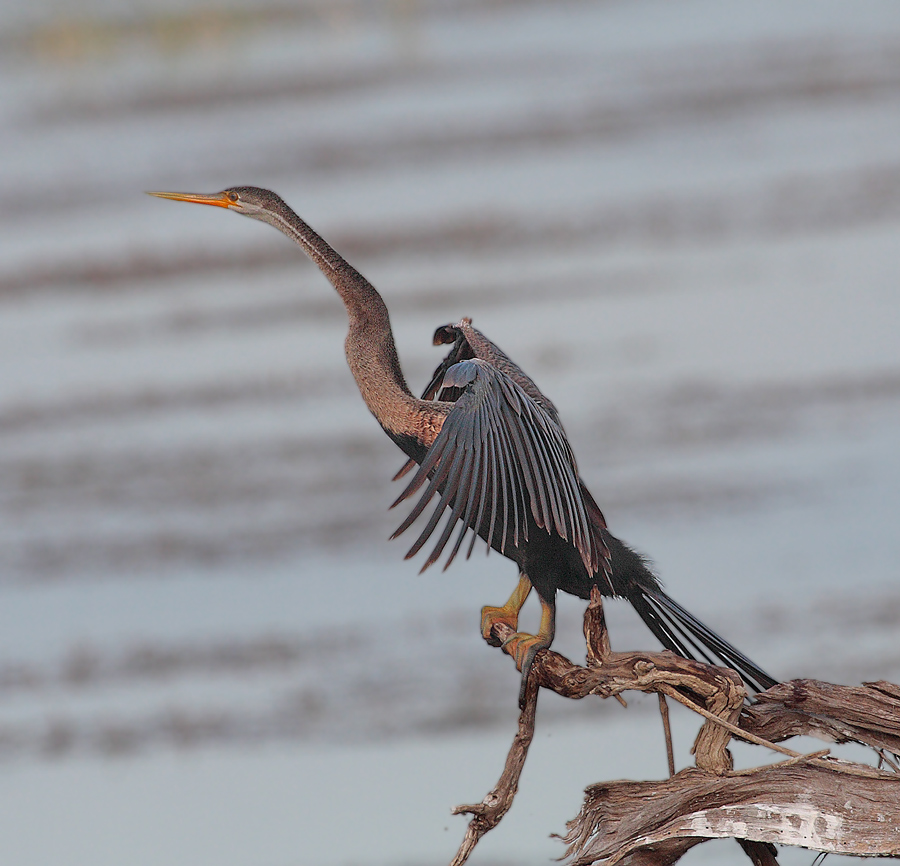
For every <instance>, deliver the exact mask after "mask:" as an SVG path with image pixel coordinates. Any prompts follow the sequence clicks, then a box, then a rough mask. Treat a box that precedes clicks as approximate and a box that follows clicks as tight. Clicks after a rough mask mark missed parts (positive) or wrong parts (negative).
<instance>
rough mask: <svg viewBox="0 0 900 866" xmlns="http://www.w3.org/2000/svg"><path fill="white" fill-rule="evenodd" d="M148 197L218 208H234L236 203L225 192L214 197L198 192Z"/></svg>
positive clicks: (215, 193)
mask: <svg viewBox="0 0 900 866" xmlns="http://www.w3.org/2000/svg"><path fill="white" fill-rule="evenodd" d="M147 195H155V196H156V197H157V198H171V199H174V200H175V201H189V202H193V203H194V204H212V205H215V206H216V207H233V206H234V202H233V201H232V200H231V199H230V198H229V197H228V196H227V195H226V194H225V193H224V192H214V193H213V194H212V195H203V193H198V192H148V193H147Z"/></svg>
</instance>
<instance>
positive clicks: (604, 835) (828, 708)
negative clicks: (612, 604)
mask: <svg viewBox="0 0 900 866" xmlns="http://www.w3.org/2000/svg"><path fill="white" fill-rule="evenodd" d="M584 630H585V641H586V644H587V664H586V665H585V666H581V665H575V664H573V663H572V662H571V661H569V660H568V659H567V658H565V657H564V656H562V655H560V654H559V653H556V652H552V651H549V650H548V651H544V652H541V653H539V654H538V656H537V657H536V659H535V661H534V665H533V667H532V672H531V676H530V678H529V683H528V689H527V696H526V706H525V709H524V710H523V711H522V714H521V716H520V718H519V728H518V732H517V734H516V737H515V740H514V742H513V746H512V748H511V750H510V753H509V756H508V757H507V761H506V766H505V767H504V771H503V774H502V775H501V777H500V779H499V780H498V782H497V785H496V786H495V788H494V789H493V790H492V791H491V792H490V793H489V794H488V795H487V796H486V797H485V799H484V800H483V801H482V803H480V804H477V805H474V806H460V807H457V808H456V809H455V810H454V812H455V813H456V814H463V813H467V814H471V815H473V818H472V820H471V822H470V824H469V828H468V830H467V833H466V838H465V840H464V842H463V844H462V846H461V847H460V849H459V852H458V853H457V855H456V857H455V858H454V860H453V861H452V866H462V864H463V863H465V862H466V859H467V858H468V856H469V854H470V853H471V851H472V850H473V848H474V847H475V845H476V844H477V843H478V840H479V839H480V838H481V837H482V836H483V835H484V834H485V833H487V832H488V831H489V830H491V829H493V827H495V826H496V825H497V824H498V823H499V822H500V820H501V819H502V817H503V815H505V814H506V812H507V811H508V810H509V808H510V806H511V805H512V801H513V798H514V796H515V793H516V791H517V789H518V782H519V776H520V774H521V771H522V768H523V766H524V763H525V758H526V756H527V751H528V746H529V744H530V742H531V739H532V737H533V735H534V718H535V707H536V704H537V695H538V691H539V688H548V689H552V690H553V691H555V692H557V693H558V694H560V695H562V696H564V697H569V698H576V699H579V698H583V697H586V696H588V695H598V696H600V697H613V696H619V695H621V693H622V692H624V691H627V690H637V691H644V692H656V693H657V694H658V695H660V696H663V695H665V696H668V697H672V698H674V699H675V700H677V701H679V702H681V703H683V704H685V705H686V706H688V707H690V708H691V709H693V710H694V711H695V712H697V713H699V714H700V715H702V716H703V717H704V723H703V725H702V726H701V728H700V732H699V734H698V736H697V739H696V741H695V743H694V749H693V752H694V755H695V761H696V767H692V768H688V769H684V770H682V771H681V772H679V773H677V774H675V775H672V776H671V778H669V779H667V780H665V781H662V782H623V781H620V782H609V783H602V784H598V785H593V786H591V787H590V788H588V789H587V791H586V796H585V802H584V805H583V806H582V809H581V812H580V813H579V815H578V816H577V817H576V818H575V819H573V820H572V821H571V822H569V829H568V833H567V835H566V838H565V841H566V843H567V844H568V855H569V857H570V858H571V863H572V864H573V866H576V864H577V866H587V864H592V863H603V864H615V863H618V862H620V861H621V860H622V859H623V858H625V857H629V858H630V859H629V863H630V864H643V866H651V864H652V866H667V864H671V863H675V862H676V861H677V860H678V859H680V857H681V856H683V854H684V853H685V852H686V851H687V850H689V849H690V848H691V847H693V846H694V845H697V844H699V843H701V842H703V841H706V840H708V839H712V838H722V837H734V838H736V839H737V840H738V841H739V842H740V843H741V847H742V848H743V850H744V851H745V853H746V854H747V856H748V857H749V858H750V859H751V861H752V862H753V863H755V864H760V866H772V864H776V866H777V861H776V860H775V850H774V848H773V844H772V843H778V844H782V845H800V846H804V847H807V848H813V849H815V850H819V851H829V852H839V853H843V854H856V855H861V856H872V855H875V856H877V855H881V856H885V855H887V856H897V855H900V774H898V773H896V772H887V771H884V770H880V769H877V768H874V767H870V766H866V765H861V764H853V763H849V762H846V761H838V760H837V759H834V758H829V757H826V755H827V751H821V752H816V753H813V754H811V755H802V754H800V753H797V752H794V751H792V750H790V749H787V748H785V747H783V746H779V745H777V744H776V741H778V740H783V739H786V738H787V737H791V736H795V735H798V734H811V735H813V736H819V737H821V738H823V739H826V740H828V741H836V742H846V741H848V740H854V741H856V742H860V743H863V744H865V745H869V746H872V747H873V748H875V749H876V750H878V752H879V754H880V755H881V756H882V758H883V760H884V763H886V764H887V765H888V766H893V767H895V766H896V764H895V763H894V760H893V759H892V758H891V755H893V758H894V759H896V755H897V752H898V750H900V688H898V687H897V686H895V685H893V684H891V683H885V682H879V683H868V684H866V685H864V686H861V687H847V686H835V685H832V684H830V683H820V682H817V681H814V680H797V681H794V682H791V683H782V684H779V685H778V686H774V687H773V688H771V689H769V690H768V691H767V692H764V693H762V694H761V695H759V696H757V702H756V703H754V704H752V705H749V706H745V704H744V699H745V697H746V693H745V691H744V688H743V685H742V683H741V680H740V678H739V677H738V675H737V674H736V673H735V672H734V671H730V670H727V669H725V668H720V667H713V666H710V665H706V664H702V663H700V662H694V661H690V660H688V659H683V658H681V657H679V656H677V655H675V654H674V653H670V652H660V653H639V652H626V653H617V652H613V651H612V649H611V648H610V644H609V635H608V632H607V630H606V624H605V620H604V616H603V605H602V601H601V598H600V595H599V593H596V592H595V594H594V596H593V597H592V599H591V603H590V605H589V607H588V610H587V612H586V613H585V626H584ZM494 632H495V633H494V637H495V638H497V639H499V640H500V641H502V640H503V639H505V638H506V637H508V636H509V635H510V634H511V633H512V629H510V628H509V627H508V626H506V625H503V624H497V625H495V627H494ZM732 736H737V737H739V738H740V739H742V740H745V741H748V742H752V743H755V744H757V745H762V746H766V747H767V748H770V749H773V750H775V751H778V752H781V753H783V754H785V755H787V756H788V760H786V761H783V762H781V763H779V764H775V765H772V766H764V767H759V768H756V769H753V770H742V771H738V772H734V771H733V769H732V767H733V765H732V760H731V754H730V752H729V751H728V744H729V742H730V740H731V737H732Z"/></svg>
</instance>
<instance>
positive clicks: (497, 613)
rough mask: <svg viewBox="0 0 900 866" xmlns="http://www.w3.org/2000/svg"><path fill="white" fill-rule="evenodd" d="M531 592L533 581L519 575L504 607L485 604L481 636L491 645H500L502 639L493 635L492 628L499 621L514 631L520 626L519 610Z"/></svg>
mask: <svg viewBox="0 0 900 866" xmlns="http://www.w3.org/2000/svg"><path fill="white" fill-rule="evenodd" d="M530 592H531V581H530V580H529V579H528V578H527V577H526V576H525V575H524V574H520V575H519V583H518V584H517V586H516V588H515V590H513V594H512V595H511V596H510V597H509V599H508V600H507V602H506V604H504V605H503V607H491V606H490V605H485V606H484V607H483V608H481V636H482V637H483V638H484V639H485V640H486V641H487V642H488V643H489V644H490V645H491V646H500V641H499V640H497V639H496V638H493V637H491V629H492V628H493V627H494V626H495V625H496V624H497V623H504V624H505V625H508V626H509V627H510V628H511V629H512V630H513V631H516V630H517V629H518V627H519V611H520V610H521V609H522V605H523V604H525V599H526V598H528V593H530Z"/></svg>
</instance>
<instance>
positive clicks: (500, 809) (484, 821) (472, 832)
mask: <svg viewBox="0 0 900 866" xmlns="http://www.w3.org/2000/svg"><path fill="white" fill-rule="evenodd" d="M539 690H540V689H539V686H538V682H537V680H536V679H535V678H534V677H530V678H529V680H528V683H527V686H526V688H525V706H524V707H522V710H521V712H520V713H519V727H518V730H517V731H516V735H515V737H513V742H512V746H510V749H509V753H508V754H507V756H506V763H505V764H504V766H503V772H502V773H501V774H500V778H499V779H498V780H497V784H496V785H495V786H494V788H493V789H492V790H491V791H489V792H488V793H487V794H486V795H485V797H484V799H483V800H482V801H481V802H480V803H475V804H472V805H468V806H456V807H455V808H454V809H453V814H454V815H472V820H471V821H469V826H468V827H467V828H466V835H465V837H464V838H463V841H462V843H461V844H460V846H459V850H458V851H457V852H456V856H455V857H454V858H453V859H452V860H451V861H450V866H463V864H464V863H465V862H466V860H468V859H469V855H470V854H471V853H472V851H473V850H474V849H475V846H476V845H477V844H478V842H479V841H480V840H481V837H482V836H484V834H485V833H489V832H490V831H491V830H493V829H494V827H496V826H497V824H499V823H500V821H501V820H503V816H504V815H505V814H506V813H507V812H508V811H509V808H510V806H512V803H513V798H514V797H515V796H516V791H518V790H519V777H520V776H521V775H522V769H523V767H524V766H525V759H526V758H527V757H528V747H529V746H530V745H531V741H532V739H533V738H534V719H535V714H536V713H537V699H538V692H539Z"/></svg>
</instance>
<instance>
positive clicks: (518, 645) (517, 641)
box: [503, 597, 556, 708]
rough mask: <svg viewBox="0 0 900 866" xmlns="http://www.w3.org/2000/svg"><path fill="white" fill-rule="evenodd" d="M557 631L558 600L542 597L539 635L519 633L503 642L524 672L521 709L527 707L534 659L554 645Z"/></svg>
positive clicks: (520, 698)
mask: <svg viewBox="0 0 900 866" xmlns="http://www.w3.org/2000/svg"><path fill="white" fill-rule="evenodd" d="M555 629H556V600H555V599H551V600H550V601H548V600H547V599H545V598H543V597H541V625H540V628H539V629H538V633H537V634H526V633H525V632H517V633H516V634H514V635H511V636H510V637H508V638H507V639H506V640H505V641H503V648H504V649H505V650H506V651H507V652H508V653H509V654H510V655H511V656H512V657H513V658H514V659H515V661H516V667H517V668H518V669H519V670H520V671H522V685H521V686H520V687H519V707H520V708H521V707H523V706H524V705H525V687H526V686H527V684H528V674H529V673H531V665H532V663H533V662H534V657H535V656H536V655H537V654H538V653H539V652H540V651H541V650H542V649H547V647H549V646H550V644H552V643H553V634H554V632H555Z"/></svg>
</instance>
